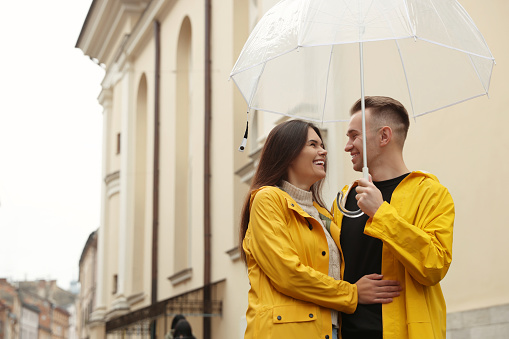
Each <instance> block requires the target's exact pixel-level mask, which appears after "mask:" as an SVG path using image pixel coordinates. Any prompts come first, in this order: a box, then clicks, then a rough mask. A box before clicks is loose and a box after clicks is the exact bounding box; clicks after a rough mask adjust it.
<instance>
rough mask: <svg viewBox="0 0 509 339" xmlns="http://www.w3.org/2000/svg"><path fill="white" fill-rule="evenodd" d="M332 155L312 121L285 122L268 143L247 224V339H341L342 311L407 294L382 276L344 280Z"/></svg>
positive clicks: (244, 229) (243, 240) (242, 241)
mask: <svg viewBox="0 0 509 339" xmlns="http://www.w3.org/2000/svg"><path fill="white" fill-rule="evenodd" d="M326 156H327V151H326V150H325V147H324V145H323V142H322V137H321V134H320V131H319V129H318V128H317V127H316V126H314V125H313V124H311V123H309V122H304V121H301V120H291V121H287V122H284V123H282V124H280V125H278V126H276V127H275V128H274V129H273V130H272V131H271V132H270V133H269V136H268V137H267V140H266V142H265V146H264V148H263V150H262V154H261V157H260V162H259V164H258V168H257V170H256V173H255V175H254V178H253V182H252V185H251V189H250V194H249V195H248V196H247V197H246V201H245V203H244V208H243V212H242V220H241V225H240V244H241V245H240V246H241V247H242V248H241V255H242V258H243V260H244V262H245V263H246V265H247V268H248V275H249V281H250V284H251V289H250V291H249V295H248V301H249V305H248V310H247V313H246V318H247V329H246V333H245V338H246V339H251V338H264V339H267V338H278V339H280V338H306V339H307V338H324V339H333V338H334V339H337V329H338V325H339V319H338V311H341V312H345V313H352V312H354V311H355V309H356V307H357V303H388V302H391V301H392V298H393V297H396V296H398V295H399V291H400V287H399V284H398V282H397V281H391V280H381V279H382V276H380V275H378V274H371V275H368V276H364V277H363V278H361V279H360V280H359V281H358V282H357V283H356V284H350V283H347V282H345V281H342V280H340V278H341V272H342V271H343V270H344V267H343V266H344V265H343V264H342V261H341V252H340V250H339V228H338V227H337V226H336V225H335V224H334V223H333V222H331V219H332V217H331V215H330V214H329V212H328V211H327V209H326V208H325V207H324V203H323V201H322V198H321V186H322V182H323V179H324V178H325V173H326V167H327V158H326Z"/></svg>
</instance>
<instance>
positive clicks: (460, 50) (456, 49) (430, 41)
mask: <svg viewBox="0 0 509 339" xmlns="http://www.w3.org/2000/svg"><path fill="white" fill-rule="evenodd" d="M415 38H416V39H418V40H421V41H426V42H429V43H430V44H434V45H437V46H441V47H445V48H449V49H453V50H455V51H458V52H461V53H465V54H469V55H474V56H477V57H479V58H483V59H488V60H492V61H493V60H495V59H494V58H493V56H491V57H487V56H484V55H481V54H477V53H474V52H469V51H466V50H464V49H461V48H457V47H453V46H449V45H446V44H443V43H440V42H436V41H433V40H428V39H425V38H421V37H419V36H416V37H415ZM490 54H491V52H490Z"/></svg>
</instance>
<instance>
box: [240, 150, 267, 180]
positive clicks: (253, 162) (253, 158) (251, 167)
mask: <svg viewBox="0 0 509 339" xmlns="http://www.w3.org/2000/svg"><path fill="white" fill-rule="evenodd" d="M261 153H262V147H261V146H260V147H258V148H257V149H256V150H254V151H253V152H251V154H249V158H250V160H249V162H248V163H247V164H245V165H244V166H242V167H241V168H239V169H238V170H237V171H235V175H237V176H239V177H240V180H241V181H242V182H243V183H246V184H249V183H250V182H251V179H252V178H253V176H254V174H255V171H256V167H258V162H259V160H260V155H261Z"/></svg>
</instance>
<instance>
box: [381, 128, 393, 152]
mask: <svg viewBox="0 0 509 339" xmlns="http://www.w3.org/2000/svg"><path fill="white" fill-rule="evenodd" d="M379 137H380V146H381V147H384V146H387V145H388V144H389V143H390V142H391V140H392V129H391V128H390V127H389V126H384V127H382V129H381V130H380V134H379Z"/></svg>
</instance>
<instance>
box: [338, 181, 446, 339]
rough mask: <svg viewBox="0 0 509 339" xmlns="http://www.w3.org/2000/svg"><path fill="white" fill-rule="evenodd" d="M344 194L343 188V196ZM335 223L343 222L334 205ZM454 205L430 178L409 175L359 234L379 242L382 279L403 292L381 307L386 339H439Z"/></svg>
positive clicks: (443, 320) (443, 322) (443, 326)
mask: <svg viewBox="0 0 509 339" xmlns="http://www.w3.org/2000/svg"><path fill="white" fill-rule="evenodd" d="M348 190H349V187H348V186H346V187H345V188H344V189H343V192H344V193H345V194H346V192H347V191H348ZM333 214H334V221H335V222H336V224H337V225H338V226H339V227H340V228H341V222H342V220H343V216H342V214H341V212H340V211H339V209H338V208H337V205H336V202H334V205H333ZM453 224H454V203H453V200H452V198H451V195H450V194H449V192H448V190H447V189H446V188H445V187H444V186H442V185H441V184H440V183H439V182H438V179H437V178H436V177H435V176H434V175H432V174H429V173H425V172H419V171H417V172H412V173H410V174H409V175H408V176H407V177H406V178H405V179H403V181H402V182H401V183H400V184H399V185H398V187H396V189H395V190H394V192H393V194H392V198H391V203H390V204H388V203H387V202H384V203H383V204H382V206H380V208H379V209H378V211H377V212H376V213H375V215H374V217H373V218H370V219H369V220H368V221H367V223H366V226H365V228H364V233H365V234H367V235H369V236H371V237H374V238H378V239H380V240H382V242H383V248H382V272H381V274H382V275H383V276H384V279H389V280H398V281H399V282H400V283H401V286H402V287H403V291H402V292H401V295H400V296H399V297H396V298H394V299H393V302H392V303H389V304H384V305H382V321H383V332H384V333H383V334H384V338H385V339H404V338H409V339H421V338H422V339H429V338H435V339H438V338H444V339H445V330H446V307H445V301H444V297H443V295H442V290H441V288H440V284H439V282H440V280H442V279H443V278H444V277H445V274H446V273H447V270H448V269H449V266H450V264H451V260H452V230H453Z"/></svg>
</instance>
